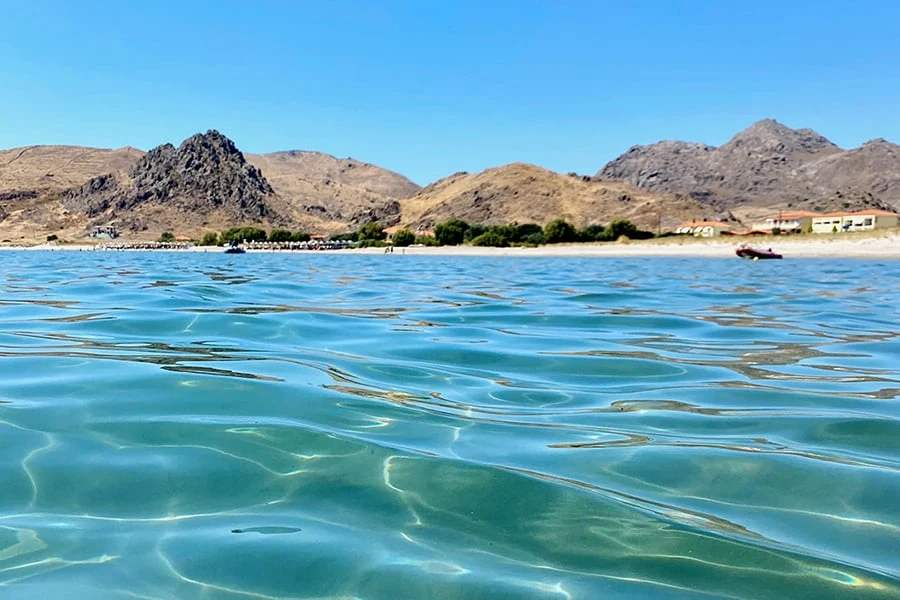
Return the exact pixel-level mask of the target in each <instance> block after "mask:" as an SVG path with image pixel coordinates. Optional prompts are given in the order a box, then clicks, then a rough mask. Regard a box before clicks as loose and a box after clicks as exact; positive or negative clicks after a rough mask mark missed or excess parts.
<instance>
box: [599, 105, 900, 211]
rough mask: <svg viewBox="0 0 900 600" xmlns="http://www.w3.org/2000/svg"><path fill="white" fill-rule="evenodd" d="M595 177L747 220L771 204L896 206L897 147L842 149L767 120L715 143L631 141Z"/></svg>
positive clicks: (899, 205) (878, 143)
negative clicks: (670, 195) (643, 143)
mask: <svg viewBox="0 0 900 600" xmlns="http://www.w3.org/2000/svg"><path fill="white" fill-rule="evenodd" d="M597 176H598V177H601V178H604V179H610V180H617V181H623V182H627V183H630V184H633V185H635V186H637V187H639V188H641V189H644V190H647V191H651V192H657V193H681V194H690V195H691V196H693V197H694V198H696V199H698V200H700V201H701V202H703V203H704V204H705V205H707V206H709V207H712V208H714V209H715V210H717V211H719V212H726V211H733V212H734V213H735V214H737V215H740V216H747V217H748V218H749V216H751V215H761V214H765V213H767V212H770V211H771V210H772V209H774V208H776V207H780V208H790V209H794V210H799V209H805V210H817V211H822V212H827V211H832V210H840V209H845V210H847V209H849V210H858V209H865V208H890V207H893V208H894V209H900V146H897V145H895V144H891V143H889V142H887V141H885V140H874V141H871V142H867V143H866V144H864V145H863V146H862V147H860V148H856V149H853V150H842V149H840V148H838V147H837V146H836V145H835V144H833V143H832V142H830V141H829V140H828V139H826V138H825V137H824V136H822V135H820V134H818V133H816V132H815V131H813V130H811V129H791V128H789V127H786V126H785V125H782V124H781V123H778V122H777V121H774V120H772V119H765V120H763V121H759V122H757V123H754V124H753V125H751V126H750V127H748V128H747V129H745V130H744V131H741V132H739V133H738V134H736V135H735V136H734V137H733V138H732V139H731V140H730V141H728V142H727V143H726V144H723V145H722V146H719V147H718V148H717V147H714V146H708V145H705V144H697V143H688V142H674V141H664V142H658V143H656V144H651V145H649V146H634V147H632V148H630V149H629V150H628V151H627V152H626V153H625V154H623V155H621V156H619V157H618V158H616V159H615V160H613V161H612V162H610V163H608V164H607V165H606V166H604V167H603V168H602V169H600V171H599V172H598V173H597Z"/></svg>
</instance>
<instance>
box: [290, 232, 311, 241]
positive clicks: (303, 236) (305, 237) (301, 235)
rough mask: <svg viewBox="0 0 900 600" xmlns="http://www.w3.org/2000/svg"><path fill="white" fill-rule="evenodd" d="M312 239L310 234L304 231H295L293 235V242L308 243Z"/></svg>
mask: <svg viewBox="0 0 900 600" xmlns="http://www.w3.org/2000/svg"><path fill="white" fill-rule="evenodd" d="M310 239H311V238H310V236H309V234H308V233H305V232H303V231H295V232H294V233H292V234H291V241H292V242H308V241H309V240H310Z"/></svg>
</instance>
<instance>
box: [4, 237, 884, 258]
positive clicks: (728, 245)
mask: <svg viewBox="0 0 900 600" xmlns="http://www.w3.org/2000/svg"><path fill="white" fill-rule="evenodd" d="M744 242H746V243H748V244H749V245H751V246H754V247H757V248H772V249H773V250H775V251H776V252H779V253H781V254H783V255H784V258H786V259H791V258H879V259H900V232H898V231H891V232H875V233H868V232H867V233H865V234H835V235H833V236H827V237H818V236H815V237H814V236H812V235H809V236H803V237H784V238H776V237H768V236H767V237H765V238H756V239H750V240H747V239H744V238H741V239H734V238H724V239H723V238H713V239H698V238H687V239H680V238H664V239H656V240H646V241H628V242H607V243H584V244H559V245H552V246H538V247H536V248H524V247H511V248H493V247H476V246H409V247H406V248H399V247H395V248H394V252H393V253H390V255H391V256H407V255H408V256H521V257H544V258H548V257H571V258H590V257H615V258H625V257H635V258H654V257H658V258H665V257H681V258H691V257H693V258H716V257H720V258H725V257H728V258H735V253H734V250H735V248H737V246H738V245H739V244H740V243H744ZM2 250H7V251H9V250H19V251H29V252H33V251H46V252H111V253H115V252H202V253H214V254H215V253H223V249H222V248H221V247H216V246H192V247H190V248H155V249H129V250H105V249H100V248H98V245H94V244H46V243H45V244H38V245H34V246H0V251H2ZM384 250H385V249H384V248H350V249H341V250H274V249H273V250H268V249H261V250H247V254H309V253H313V254H329V255H334V254H348V255H361V254H366V255H369V254H371V255H376V254H385V252H384Z"/></svg>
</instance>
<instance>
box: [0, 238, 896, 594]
mask: <svg viewBox="0 0 900 600" xmlns="http://www.w3.org/2000/svg"><path fill="white" fill-rule="evenodd" d="M4 258H5V259H6V263H5V268H4V271H3V274H2V275H0V290H2V295H0V381H3V384H2V387H0V478H2V480H3V482H4V485H3V486H0V596H2V597H4V598H31V597H35V596H38V595H43V596H48V597H66V598H82V597H84V598H92V599H96V598H117V599H118V598H123V599H124V598H178V599H182V598H198V599H199V598H295V597H296V598H301V597H302V598H310V597H313V598H325V597H328V598H400V597H422V598H438V597H440V598H475V597H479V598H480V597H491V598H565V599H568V598H597V597H605V596H612V597H623V598H646V597H654V598H713V597H715V598H759V597H784V598H788V597H790V598H841V597H846V598H869V597H871V598H890V597H897V596H898V595H900V562H898V558H897V556H898V553H897V549H898V545H897V544H898V539H900V518H898V513H897V510H896V506H897V498H900V472H898V471H900V445H898V440H900V404H898V398H900V367H898V364H900V363H898V362H897V357H898V356H900V303H898V302H897V300H896V298H897V297H900V296H898V293H900V271H898V269H897V263H892V262H878V261H828V262H826V261H814V260H810V261H783V262H780V263H778V264H768V263H751V262H745V261H737V260H734V261H724V260H712V261H710V260H693V259H672V260H668V259H654V260H642V259H621V260H620V259H571V258H569V259H551V258H546V259H518V258H496V259H490V258H439V257H413V256H409V257H407V256H401V255H389V256H352V255H346V256H333V255H294V256H285V255H252V254H249V255H243V256H239V257H233V256H226V255H211V254H199V255H198V254H190V253H187V254H177V253H165V254H153V253H127V252H125V253H115V254H106V253H104V254H94V253H41V252H7V253H4ZM865 282H872V283H871V284H867V283H865Z"/></svg>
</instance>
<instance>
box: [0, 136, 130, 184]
mask: <svg viewBox="0 0 900 600" xmlns="http://www.w3.org/2000/svg"><path fill="white" fill-rule="evenodd" d="M143 154H144V153H143V152H141V151H140V150H138V149H137V148H120V149H118V150H108V149H103V148H84V147H81V146H28V147H25V148H14V149H12V150H0V193H14V192H20V193H27V192H43V193H46V192H53V191H63V190H66V189H68V188H71V187H75V186H79V185H81V184H83V183H84V182H85V181H87V180H88V179H90V178H91V177H96V176H97V175H103V174H104V173H115V172H118V171H124V170H127V169H128V168H129V167H130V166H131V165H132V164H133V163H134V162H135V161H136V160H137V159H138V158H140V157H141V156H143Z"/></svg>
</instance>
